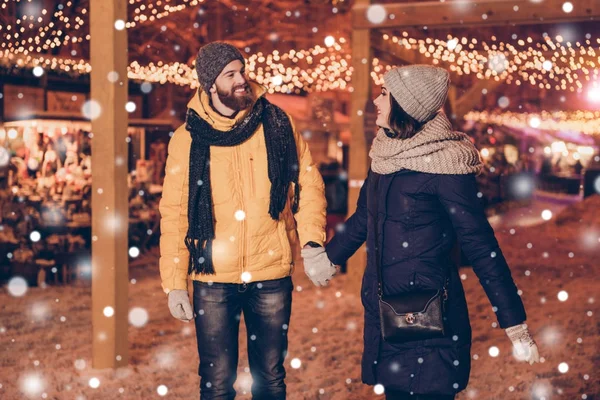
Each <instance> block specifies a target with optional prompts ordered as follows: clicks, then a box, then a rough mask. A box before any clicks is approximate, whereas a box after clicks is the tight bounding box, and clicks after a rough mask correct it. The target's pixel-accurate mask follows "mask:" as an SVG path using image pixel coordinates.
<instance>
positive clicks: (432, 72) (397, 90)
mask: <svg viewBox="0 0 600 400" xmlns="http://www.w3.org/2000/svg"><path fill="white" fill-rule="evenodd" d="M383 80H384V82H385V87H386V88H387V89H388V91H389V92H390V93H391V94H392V96H394V99H396V101H397V102H398V104H399V105H400V107H402V109H403V110H404V111H406V112H407V113H408V115H410V116H411V117H413V118H414V119H416V120H417V121H419V122H424V121H427V120H428V119H429V118H431V117H432V116H433V115H434V114H435V113H436V112H438V111H439V109H440V108H442V106H443V105H444V102H445V101H446V97H447V96H448V86H449V84H450V74H449V73H448V71H446V70H445V69H442V68H438V67H434V66H431V65H407V66H404V67H398V68H394V69H392V70H390V71H388V72H387V73H386V74H385V75H384V76H383Z"/></svg>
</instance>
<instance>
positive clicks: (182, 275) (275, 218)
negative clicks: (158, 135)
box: [160, 42, 335, 400]
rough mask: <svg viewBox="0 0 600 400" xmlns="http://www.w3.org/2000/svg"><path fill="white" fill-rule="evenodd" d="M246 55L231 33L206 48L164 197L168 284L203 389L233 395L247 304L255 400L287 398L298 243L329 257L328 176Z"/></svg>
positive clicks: (329, 269)
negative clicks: (252, 74)
mask: <svg viewBox="0 0 600 400" xmlns="http://www.w3.org/2000/svg"><path fill="white" fill-rule="evenodd" d="M244 64H245V60H244V57H243V56H242V54H241V53H240V52H239V51H238V50H237V49H236V48H235V47H233V46H231V45H228V44H226V43H222V42H213V43H210V44H207V45H206V46H204V47H202V48H201V49H200V51H199V53H198V56H197V58H196V71H197V73H198V79H199V81H200V89H199V90H198V93H197V94H196V95H195V96H194V97H193V98H192V100H191V101H190V102H189V104H188V112H187V118H186V124H185V125H184V126H182V127H180V128H179V129H177V131H176V132H175V134H174V135H173V137H172V139H171V141H170V143H169V149H168V157H167V164H166V176H165V180H164V188H163V198H162V200H161V202H160V213H161V215H162V220H161V239H160V248H161V257H160V274H161V279H162V287H163V289H164V291H165V292H166V293H168V304H169V309H170V311H171V314H172V315H173V316H174V317H175V318H178V319H180V320H183V321H190V320H191V319H192V318H194V320H195V325H196V336H197V341H198V354H199V357H200V366H199V369H198V374H199V375H200V377H201V382H200V398H201V399H217V398H218V399H233V398H234V397H235V390H234V389H233V384H234V382H235V379H236V370H237V363H238V332H239V323H240V317H241V313H243V314H244V320H245V323H246V327H247V331H248V358H249V363H250V371H251V374H252V378H253V386H252V395H253V398H255V399H261V400H264V399H284V398H285V394H286V386H285V383H284V378H285V368H284V365H283V363H284V359H285V355H286V352H287V330H288V325H289V321H290V313H291V302H292V291H293V285H292V281H291V275H292V270H293V265H294V261H293V257H292V248H293V246H294V245H295V244H296V243H297V241H298V240H299V241H300V243H301V244H302V245H303V246H304V247H305V248H306V249H305V250H304V251H305V253H304V254H305V255H307V257H311V258H314V259H320V260H322V259H323V256H325V252H324V249H323V247H322V246H323V242H324V240H325V209H326V202H325V197H324V185H323V180H322V178H321V176H320V174H319V172H318V169H317V167H316V166H315V165H314V164H313V161H312V158H311V155H310V151H309V149H308V146H307V145H306V143H305V142H304V141H303V140H302V137H301V136H300V135H299V134H298V133H297V132H296V131H295V130H294V127H293V124H292V122H291V120H290V118H289V117H288V116H287V115H286V114H285V113H284V112H283V111H282V110H281V109H279V108H278V107H276V106H274V105H272V104H270V103H269V102H268V101H267V100H266V98H264V97H263V95H264V94H265V89H264V88H262V87H261V86H259V85H258V84H255V83H253V82H249V81H248V80H247V79H246V75H245V65H244ZM296 224H297V225H296ZM311 250H312V252H311ZM306 251H308V253H306ZM325 257H326V256H325ZM319 265H320V267H319V268H313V270H312V271H307V274H309V278H311V280H312V281H313V282H314V283H315V284H316V285H321V284H326V283H327V281H328V280H329V279H331V277H332V276H333V274H334V273H335V267H333V266H332V265H331V263H328V264H324V263H321V264H319ZM188 274H189V275H190V276H191V279H192V282H193V287H194V292H193V306H194V308H193V311H192V308H191V305H190V302H189V298H188V292H187V276H188Z"/></svg>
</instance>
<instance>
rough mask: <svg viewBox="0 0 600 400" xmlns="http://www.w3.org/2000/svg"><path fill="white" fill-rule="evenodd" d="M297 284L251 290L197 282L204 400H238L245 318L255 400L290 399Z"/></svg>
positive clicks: (265, 285) (279, 283)
mask: <svg viewBox="0 0 600 400" xmlns="http://www.w3.org/2000/svg"><path fill="white" fill-rule="evenodd" d="M293 289H294V286H293V284H292V278H291V277H286V278H283V279H276V280H272V281H262V282H252V283H248V284H234V283H204V282H199V281H194V314H195V323H196V338H197V340H198V355H199V356H200V366H199V368H198V374H199V375H200V378H201V380H200V399H201V400H208V399H228V400H229V399H233V398H235V390H234V389H233V384H234V382H235V380H236V377H237V366H238V340H239V338H238V336H239V326H240V318H241V313H242V312H243V313H244V321H245V323H246V328H247V331H248V359H249V363H250V373H251V374H252V380H253V384H252V398H253V399H257V400H258V399H260V400H275V399H277V400H279V399H285V394H286V392H285V391H286V386H285V383H284V378H285V368H284V365H283V363H284V360H285V356H286V353H287V346H288V339H287V332H288V326H289V323H290V314H291V308H292V292H293Z"/></svg>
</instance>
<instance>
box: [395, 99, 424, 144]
mask: <svg viewBox="0 0 600 400" xmlns="http://www.w3.org/2000/svg"><path fill="white" fill-rule="evenodd" d="M390 105H391V108H390V116H389V117H388V118H389V119H388V125H389V127H390V128H391V129H385V134H386V135H387V136H388V137H390V138H398V139H408V138H411V137H413V136H415V135H416V134H417V132H419V131H420V130H421V128H422V127H423V125H424V124H425V123H424V122H419V121H417V120H416V119H414V118H413V117H411V116H410V115H408V114H407V112H406V111H404V109H403V108H402V107H400V104H398V102H397V101H396V99H394V96H392V95H391V94H390Z"/></svg>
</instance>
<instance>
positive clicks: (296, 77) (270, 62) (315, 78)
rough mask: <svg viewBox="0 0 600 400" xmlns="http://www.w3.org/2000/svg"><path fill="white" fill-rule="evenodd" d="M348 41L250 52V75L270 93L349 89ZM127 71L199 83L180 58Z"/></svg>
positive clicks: (77, 66)
mask: <svg viewBox="0 0 600 400" xmlns="http://www.w3.org/2000/svg"><path fill="white" fill-rule="evenodd" d="M345 43H346V41H345V39H344V38H340V39H339V40H338V42H336V43H334V45H333V46H331V47H323V46H315V47H313V48H310V49H308V50H290V51H289V52H285V53H280V52H279V51H277V50H275V51H273V52H272V53H270V54H263V53H260V52H259V53H256V54H253V55H250V56H248V58H247V70H248V75H249V78H250V79H252V80H255V81H257V82H258V83H260V84H262V85H264V86H266V87H267V89H268V91H269V92H270V93H275V92H279V93H300V92H301V91H307V92H312V91H326V90H332V89H340V90H346V89H348V88H349V83H350V80H351V77H352V67H351V66H350V64H351V56H350V55H349V54H347V52H345V51H344V49H343V47H342V45H343V44H345ZM0 55H1V56H2V58H1V59H0V65H2V64H4V65H7V66H14V67H17V68H34V67H36V66H40V67H42V68H44V69H45V70H57V71H62V72H68V73H76V74H88V73H90V72H91V70H92V67H91V65H90V64H89V62H86V61H84V60H73V59H68V58H57V57H46V56H43V55H40V56H32V55H18V54H13V53H11V52H10V51H8V50H5V51H4V52H1V51H0ZM127 75H128V77H129V79H133V80H139V81H145V82H158V83H161V84H165V83H174V84H177V85H181V86H189V87H191V88H194V89H195V88H197V87H198V86H199V84H198V79H197V75H196V71H195V69H194V68H193V67H190V66H188V65H186V64H182V63H177V62H175V63H171V64H165V63H163V62H160V61H159V62H158V63H156V64H155V63H150V64H148V65H144V66H143V65H140V64H139V63H138V62H137V61H134V62H132V63H131V64H130V65H129V66H128V72H127ZM273 77H277V79H273Z"/></svg>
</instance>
